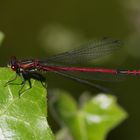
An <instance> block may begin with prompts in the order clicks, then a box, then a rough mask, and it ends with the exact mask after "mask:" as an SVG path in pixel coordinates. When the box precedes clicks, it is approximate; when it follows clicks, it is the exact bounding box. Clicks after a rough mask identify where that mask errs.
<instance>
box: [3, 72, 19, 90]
mask: <svg viewBox="0 0 140 140" xmlns="http://www.w3.org/2000/svg"><path fill="white" fill-rule="evenodd" d="M16 79H17V74H16V76H15V77H14V78H13V79H12V80H10V81H8V82H6V83H5V85H4V86H5V87H6V86H7V85H10V84H13V83H12V82H13V81H15V80H16Z"/></svg>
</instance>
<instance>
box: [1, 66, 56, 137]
mask: <svg viewBox="0 0 140 140" xmlns="http://www.w3.org/2000/svg"><path fill="white" fill-rule="evenodd" d="M14 76H15V73H14V72H12V71H11V70H9V69H8V68H1V69H0V139H1V140H6V139H7V140H46V139H47V140H53V139H54V136H53V134H52V131H51V129H50V127H49V125H48V123H47V109H46V107H47V103H46V89H45V88H43V87H42V85H41V84H40V83H39V82H38V81H34V80H33V81H32V83H33V87H32V88H31V89H30V90H27V91H26V92H24V93H23V94H22V96H21V98H19V96H18V91H19V89H20V87H21V86H20V85H8V86H7V87H4V85H5V83H6V82H7V81H8V80H11V79H12V78H13V77H14ZM14 82H15V83H20V82H21V78H18V79H17V80H16V81H14ZM28 86H29V85H28V84H26V86H25V88H28Z"/></svg>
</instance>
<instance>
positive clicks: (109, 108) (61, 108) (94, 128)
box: [52, 90, 127, 140]
mask: <svg viewBox="0 0 140 140" xmlns="http://www.w3.org/2000/svg"><path fill="white" fill-rule="evenodd" d="M56 95H57V98H56V97H55V100H54V102H53V104H52V105H53V108H55V111H56V114H57V115H58V118H59V119H60V120H61V122H60V123H61V124H62V126H63V129H62V130H61V131H60V132H59V133H58V135H57V139H60V140H64V139H66V137H68V135H69V137H72V139H74V140H105V138H106V136H107V134H108V132H109V131H110V130H112V129H113V128H114V127H116V126H117V125H118V124H120V123H121V122H122V121H123V120H124V119H125V118H126V117H127V114H126V112H125V111H124V110H123V109H122V108H121V107H120V106H119V105H118V104H117V103H116V97H114V96H112V95H106V94H99V95H97V96H95V97H93V98H90V99H89V100H88V101H86V102H84V103H82V105H81V106H80V108H78V107H77V104H76V101H75V100H74V99H73V98H72V96H70V94H68V93H66V92H64V91H59V90H58V91H55V96H56ZM56 114H55V115H56ZM67 130H68V131H67Z"/></svg>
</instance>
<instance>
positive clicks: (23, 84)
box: [18, 80, 32, 98]
mask: <svg viewBox="0 0 140 140" xmlns="http://www.w3.org/2000/svg"><path fill="white" fill-rule="evenodd" d="M25 83H26V80H24V81H23V82H22V87H21V89H20V90H19V92H18V94H19V98H20V96H21V95H22V93H23V92H25V91H27V90H29V89H31V88H32V83H31V81H30V80H28V83H29V88H28V89H25V90H24V91H22V89H23V88H24V86H25Z"/></svg>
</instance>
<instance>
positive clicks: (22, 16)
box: [0, 0, 140, 140]
mask: <svg viewBox="0 0 140 140" xmlns="http://www.w3.org/2000/svg"><path fill="white" fill-rule="evenodd" d="M0 31H2V32H3V33H4V35H5V38H4V40H3V43H2V44H0V55H1V57H0V64H1V66H6V65H7V63H8V61H9V58H10V56H13V55H15V56H17V57H18V58H21V59H22V58H46V57H47V56H50V55H53V54H57V53H60V52H64V51H66V50H70V49H72V48H74V47H77V44H81V43H82V42H84V41H86V40H90V39H94V38H103V37H111V38H116V39H119V40H122V41H123V42H124V44H123V45H122V49H121V50H120V52H119V53H118V54H116V55H114V56H112V57H111V59H108V60H107V61H105V62H104V61H101V62H99V64H100V65H104V66H106V67H114V68H120V69H127V68H128V69H139V68H140V63H139V62H140V1H138V0H113V1H112V0H106V1H101V0H87V1H83V0H76V1H74V0H71V1H65V0H60V1H55V0H54V1H48V0H40V1H34V0H30V1H27V0H24V1H19V0H12V1H10V0H7V1H0ZM97 65H98V64H97ZM103 85H106V86H107V87H109V88H111V89H113V91H114V95H115V96H116V97H117V98H118V102H119V104H120V105H121V106H122V107H123V108H124V109H125V110H126V111H127V112H128V114H129V117H128V119H127V120H126V121H124V122H123V123H122V124H121V125H119V126H118V127H117V128H115V129H114V130H113V131H111V132H110V134H109V135H108V138H107V139H108V140H118V139H120V140H121V139H122V140H139V139H140V135H139V131H140V119H139V118H140V109H139V107H140V101H139V100H140V86H139V85H140V78H139V77H135V76H134V77H131V78H128V80H127V81H124V82H121V83H103ZM56 87H57V88H64V89H65V90H69V91H70V92H71V93H73V94H74V95H73V96H75V97H76V98H78V96H80V93H81V92H82V91H84V90H87V87H86V86H83V85H80V84H77V83H75V82H72V81H68V80H67V79H65V78H61V77H59V76H58V77H57V78H55V76H50V78H48V88H50V89H51V88H56ZM89 90H90V89H89ZM98 92H99V91H95V92H94V93H98ZM49 120H50V124H51V127H52V128H53V130H54V131H56V130H57V128H58V126H57V125H56V122H55V120H53V118H52V117H51V116H50V117H49ZM53 122H55V123H53Z"/></svg>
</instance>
